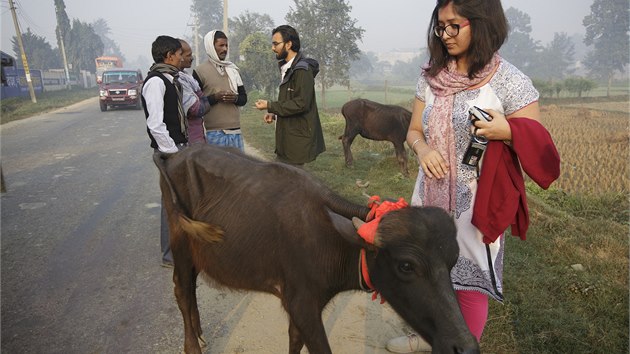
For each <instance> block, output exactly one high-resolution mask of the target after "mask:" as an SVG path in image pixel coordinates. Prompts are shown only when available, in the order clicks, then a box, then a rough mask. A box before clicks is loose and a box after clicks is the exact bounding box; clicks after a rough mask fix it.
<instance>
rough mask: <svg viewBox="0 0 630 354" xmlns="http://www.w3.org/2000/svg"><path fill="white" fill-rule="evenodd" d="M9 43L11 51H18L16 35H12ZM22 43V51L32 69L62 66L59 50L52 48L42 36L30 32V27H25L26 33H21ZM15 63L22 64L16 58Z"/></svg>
mask: <svg viewBox="0 0 630 354" xmlns="http://www.w3.org/2000/svg"><path fill="white" fill-rule="evenodd" d="M11 43H12V44H13V52H15V53H20V48H19V45H18V41H17V37H15V36H14V37H13V38H12V39H11ZM22 44H24V52H25V53H26V57H27V58H28V62H29V66H30V67H31V68H32V69H42V70H46V69H58V68H61V67H62V66H63V65H62V63H61V57H60V55H59V52H58V51H55V50H53V49H52V47H51V46H50V43H48V42H47V41H46V39H45V38H44V37H42V36H38V35H36V34H35V33H33V32H31V29H30V28H27V29H26V33H22ZM17 63H18V65H22V61H21V60H17Z"/></svg>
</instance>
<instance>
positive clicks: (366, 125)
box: [339, 99, 411, 176]
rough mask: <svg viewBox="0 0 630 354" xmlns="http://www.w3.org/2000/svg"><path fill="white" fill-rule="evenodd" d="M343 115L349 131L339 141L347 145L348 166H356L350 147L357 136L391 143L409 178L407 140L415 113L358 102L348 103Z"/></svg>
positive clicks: (365, 101)
mask: <svg viewBox="0 0 630 354" xmlns="http://www.w3.org/2000/svg"><path fill="white" fill-rule="evenodd" d="M341 114H343V117H344V118H345V119H346V129H345V130H344V132H343V135H342V136H340V137H339V139H341V143H342V144H343V154H344V156H345V157H346V166H348V167H350V166H352V163H353V159H352V151H350V145H352V141H354V138H355V137H356V136H357V134H361V136H362V137H364V138H366V139H371V140H378V141H382V140H387V141H391V142H392V144H394V149H395V150H396V158H397V159H398V164H399V165H400V169H401V171H402V173H403V174H404V175H405V176H409V169H408V168H407V153H406V151H405V145H404V143H405V139H406V137H407V129H409V122H411V112H409V111H408V110H406V109H404V108H402V107H400V106H392V105H383V104H380V103H377V102H373V101H370V100H366V99H356V100H352V101H349V102H347V103H346V104H344V105H343V107H342V108H341Z"/></svg>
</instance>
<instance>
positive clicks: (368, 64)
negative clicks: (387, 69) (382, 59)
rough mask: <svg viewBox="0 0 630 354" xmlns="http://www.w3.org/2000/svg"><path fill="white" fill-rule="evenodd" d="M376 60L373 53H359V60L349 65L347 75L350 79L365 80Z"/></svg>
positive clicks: (372, 69)
mask: <svg viewBox="0 0 630 354" xmlns="http://www.w3.org/2000/svg"><path fill="white" fill-rule="evenodd" d="M376 62H378V58H377V57H376V54H374V52H367V53H366V52H361V53H360V54H359V58H358V59H357V60H354V61H352V62H351V63H350V70H349V72H348V73H349V75H350V77H351V78H354V79H357V80H361V79H364V78H367V77H368V76H369V75H370V74H371V73H372V72H373V71H374V65H375V64H376Z"/></svg>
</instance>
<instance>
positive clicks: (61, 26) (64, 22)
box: [55, 0, 72, 50]
mask: <svg viewBox="0 0 630 354" xmlns="http://www.w3.org/2000/svg"><path fill="white" fill-rule="evenodd" d="M55 14H56V16H57V27H56V29H55V34H56V35H57V47H58V48H59V49H60V50H61V48H62V45H61V39H62V38H63V41H64V45H65V44H66V43H68V42H69V41H70V40H71V39H72V38H70V30H71V29H72V27H71V26H70V19H69V18H68V14H67V13H66V4H65V3H64V2H63V0H55Z"/></svg>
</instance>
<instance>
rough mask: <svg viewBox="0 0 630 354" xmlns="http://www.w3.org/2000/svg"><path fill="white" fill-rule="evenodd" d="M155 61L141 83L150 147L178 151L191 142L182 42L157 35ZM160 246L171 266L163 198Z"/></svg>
mask: <svg viewBox="0 0 630 354" xmlns="http://www.w3.org/2000/svg"><path fill="white" fill-rule="evenodd" d="M151 54H152V56H153V60H154V61H155V63H154V64H153V65H152V66H151V68H150V69H149V74H148V75H147V79H146V80H145V82H144V85H143V87H142V107H143V108H144V114H145V116H146V118H147V133H148V135H149V139H150V140H151V147H152V148H153V149H154V150H155V151H156V152H157V151H161V152H166V153H175V152H177V151H179V149H181V148H183V147H185V146H186V145H187V144H188V124H187V121H186V115H185V114H184V113H183V107H182V89H181V85H180V84H179V82H178V77H179V71H180V70H181V68H182V65H183V57H182V45H181V43H180V41H179V40H178V39H175V38H173V37H169V36H158V37H157V38H156V39H155V41H154V42H153V44H152V45H151ZM161 214H162V215H161V227H160V246H161V249H162V265H164V266H172V264H173V254H172V253H171V248H170V245H169V232H168V222H167V219H166V211H165V209H164V202H163V201H162V210H161Z"/></svg>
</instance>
